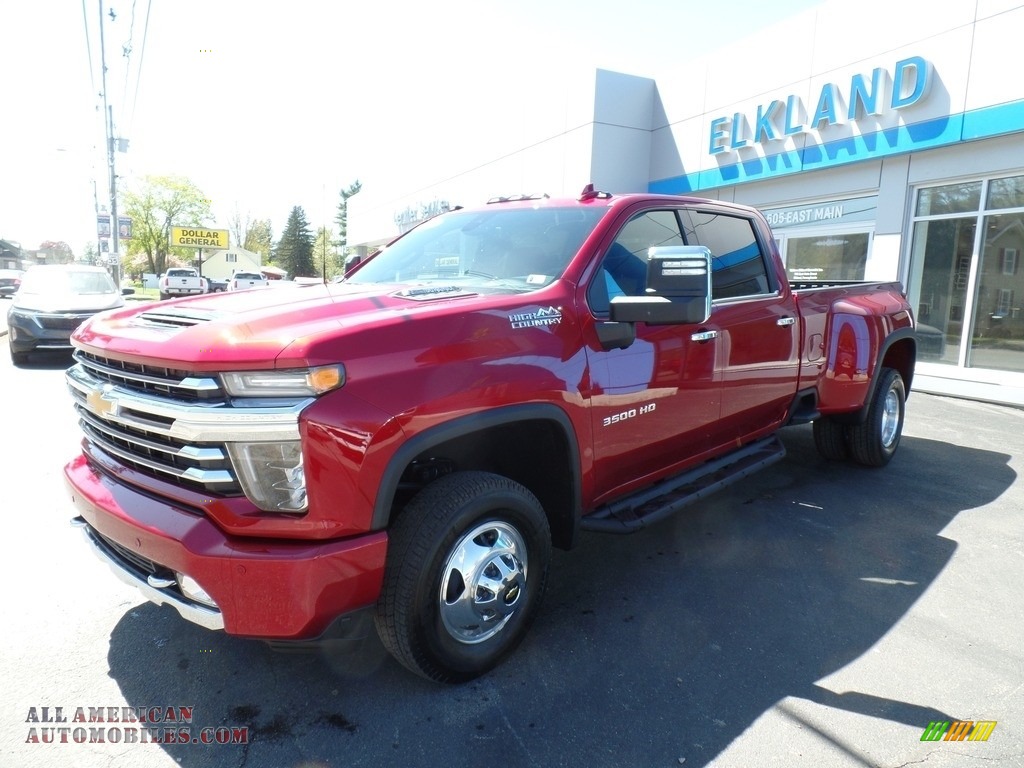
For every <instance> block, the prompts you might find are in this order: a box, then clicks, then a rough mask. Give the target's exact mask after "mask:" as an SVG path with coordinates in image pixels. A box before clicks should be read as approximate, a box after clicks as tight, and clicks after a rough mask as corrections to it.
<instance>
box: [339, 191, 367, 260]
mask: <svg viewBox="0 0 1024 768" xmlns="http://www.w3.org/2000/svg"><path fill="white" fill-rule="evenodd" d="M362 188H363V185H362V183H361V182H360V181H359V179H356V180H355V181H354V182H352V184H350V185H349V186H348V188H347V189H343V190H341V192H340V193H339V194H340V195H341V200H340V201H339V202H338V215H337V216H335V217H334V221H335V222H336V223H337V225H338V239H337V240H336V241H335V242H336V243H337V245H338V250H339V253H340V254H341V256H342V257H344V256H345V255H346V253H347V251H348V199H349V198H350V197H352V196H353V195H355V194H358V192H359V190H361V189H362Z"/></svg>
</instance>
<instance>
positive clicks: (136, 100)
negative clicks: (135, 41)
mask: <svg viewBox="0 0 1024 768" xmlns="http://www.w3.org/2000/svg"><path fill="white" fill-rule="evenodd" d="M134 7H135V6H134V5H133V6H132V8H133V13H134ZM152 9H153V0H149V2H148V3H147V4H146V25H145V26H144V27H143V28H142V47H141V48H140V49H139V69H138V71H137V72H136V73H135V93H134V95H133V96H132V111H131V114H130V116H129V118H128V133H129V135H130V134H131V130H132V128H134V126H135V106H136V105H137V104H138V103H139V83H141V82H142V62H143V59H144V58H145V56H146V38H147V37H148V36H149V16H150V11H151V10H152Z"/></svg>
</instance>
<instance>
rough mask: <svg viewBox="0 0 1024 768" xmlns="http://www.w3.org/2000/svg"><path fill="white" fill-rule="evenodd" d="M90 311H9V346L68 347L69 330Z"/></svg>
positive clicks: (24, 349) (20, 348)
mask: <svg viewBox="0 0 1024 768" xmlns="http://www.w3.org/2000/svg"><path fill="white" fill-rule="evenodd" d="M90 317H92V315H78V314H69V315H64V314H60V313H55V314H49V313H43V312H40V313H35V314H31V315H30V314H25V313H22V312H9V313H8V315H7V330H8V335H9V337H10V338H9V339H8V341H9V342H10V345H11V349H12V350H13V351H15V352H31V351H33V350H36V349H61V350H70V349H71V348H72V347H71V334H72V333H73V332H74V330H75V328H77V327H78V326H79V325H81V324H82V323H84V322H85V321H86V320H88V319H89V318H90Z"/></svg>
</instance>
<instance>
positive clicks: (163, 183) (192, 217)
mask: <svg viewBox="0 0 1024 768" xmlns="http://www.w3.org/2000/svg"><path fill="white" fill-rule="evenodd" d="M124 212H125V214H126V215H127V216H128V217H129V218H131V220H132V239H131V240H129V241H127V242H128V247H127V251H126V253H127V254H128V255H129V256H131V255H133V254H138V253H143V254H145V255H146V268H147V271H149V272H152V273H154V274H157V275H162V274H163V273H164V272H165V271H166V269H167V263H168V259H169V258H171V257H174V258H177V259H179V260H181V261H183V262H189V261H192V259H193V258H194V257H195V251H194V249H192V248H177V247H176V248H172V247H171V246H170V238H171V226H176V227H202V226H208V224H209V222H210V221H211V220H212V218H213V216H212V214H211V213H210V201H209V200H208V199H207V197H206V195H204V194H203V193H202V192H201V191H200V190H199V188H198V187H197V186H196V185H195V184H193V183H192V182H191V181H189V180H188V179H186V178H184V177H183V176H145V177H143V179H142V181H141V182H140V183H139V185H138V187H137V188H134V189H129V190H128V191H126V192H125V194H124Z"/></svg>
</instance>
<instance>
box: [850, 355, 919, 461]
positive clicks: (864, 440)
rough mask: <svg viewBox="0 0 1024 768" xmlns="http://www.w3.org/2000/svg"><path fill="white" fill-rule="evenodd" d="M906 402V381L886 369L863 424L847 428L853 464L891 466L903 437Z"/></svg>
mask: <svg viewBox="0 0 1024 768" xmlns="http://www.w3.org/2000/svg"><path fill="white" fill-rule="evenodd" d="M906 399H907V394H906V388H905V387H904V386H903V377H902V376H900V374H899V372H898V371H896V370H894V369H892V368H883V369H882V370H881V371H880V372H879V377H878V384H877V385H876V387H875V395H874V397H872V398H871V403H870V404H869V406H868V412H867V414H866V415H865V418H864V420H863V421H862V422H860V423H857V424H851V425H850V426H849V427H847V431H846V438H847V442H848V444H849V448H850V455H851V456H852V457H853V459H854V461H856V462H857V463H858V464H863V465H864V466H866V467H884V466H885V465H886V464H888V463H889V460H890V459H891V458H892V457H893V454H895V453H896V449H897V448H898V447H899V444H900V435H901V434H902V433H903V417H904V413H905V403H906Z"/></svg>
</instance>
